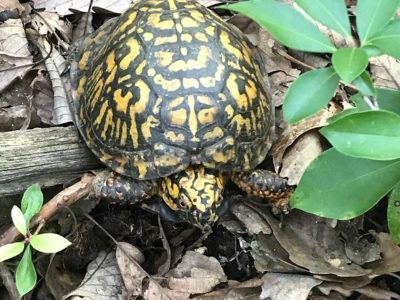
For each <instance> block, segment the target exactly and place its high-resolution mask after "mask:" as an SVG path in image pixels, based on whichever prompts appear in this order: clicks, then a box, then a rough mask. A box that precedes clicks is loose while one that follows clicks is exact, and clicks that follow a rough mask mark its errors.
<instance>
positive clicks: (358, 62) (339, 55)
mask: <svg viewBox="0 0 400 300" xmlns="http://www.w3.org/2000/svg"><path fill="white" fill-rule="evenodd" d="M332 65H333V67H334V68H335V71H336V73H338V74H339V76H340V78H341V79H342V80H343V81H344V82H345V83H347V84H349V83H350V82H352V81H353V80H354V79H356V78H357V77H358V76H360V75H361V74H362V73H363V72H364V71H365V69H366V68H367V66H368V55H367V54H366V53H365V51H364V50H363V49H361V48H341V49H338V50H337V51H336V52H335V53H333V55H332Z"/></svg>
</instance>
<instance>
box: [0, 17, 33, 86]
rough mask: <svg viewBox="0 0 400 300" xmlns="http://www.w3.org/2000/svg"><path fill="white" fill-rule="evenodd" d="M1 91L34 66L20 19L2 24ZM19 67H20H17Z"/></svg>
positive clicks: (0, 37)
mask: <svg viewBox="0 0 400 300" xmlns="http://www.w3.org/2000/svg"><path fill="white" fill-rule="evenodd" d="M0 53H1V55H0V93H2V92H3V91H4V89H5V88H6V87H7V86H9V85H10V84H11V82H13V81H14V80H15V79H16V78H22V77H23V76H24V75H25V74H26V72H27V71H28V70H30V69H31V67H32V66H26V67H25V65H29V64H31V63H32V55H31V53H30V51H29V49H28V41H27V39H26V36H25V30H24V27H23V24H22V21H21V20H20V19H8V20H7V21H5V22H4V23H1V24H0ZM15 67H19V68H15Z"/></svg>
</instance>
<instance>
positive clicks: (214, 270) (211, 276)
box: [167, 251, 227, 294]
mask: <svg viewBox="0 0 400 300" xmlns="http://www.w3.org/2000/svg"><path fill="white" fill-rule="evenodd" d="M167 275H168V280H167V282H168V286H169V288H170V289H172V290H175V291H181V292H186V293H190V294H201V293H207V292H209V291H211V290H212V289H213V288H214V287H215V286H216V285H218V284H220V283H222V282H226V281H227V278H226V276H225V273H224V271H223V269H222V267H221V265H220V264H219V262H218V261H217V260H216V259H215V258H214V257H207V256H205V255H203V254H200V253H197V252H195V251H188V252H186V254H185V255H184V256H183V258H182V261H181V263H180V264H178V265H177V266H176V267H175V268H174V269H172V270H171V271H170V272H168V274H167Z"/></svg>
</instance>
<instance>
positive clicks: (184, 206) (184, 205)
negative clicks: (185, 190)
mask: <svg viewBox="0 0 400 300" xmlns="http://www.w3.org/2000/svg"><path fill="white" fill-rule="evenodd" d="M178 205H179V207H180V208H182V209H188V208H189V202H188V200H187V199H185V197H183V196H180V197H179V200H178Z"/></svg>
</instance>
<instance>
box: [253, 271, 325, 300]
mask: <svg viewBox="0 0 400 300" xmlns="http://www.w3.org/2000/svg"><path fill="white" fill-rule="evenodd" d="M261 280H262V281H263V285H262V293H261V295H260V299H271V300H306V299H307V297H308V295H309V293H310V291H311V289H312V288H313V287H315V286H317V285H319V284H321V282H322V281H321V280H318V279H315V278H313V277H312V276H309V275H297V274H284V273H267V274H265V275H264V276H263V277H261Z"/></svg>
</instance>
